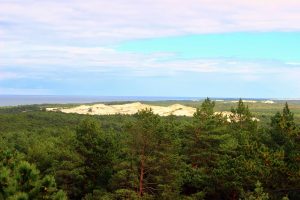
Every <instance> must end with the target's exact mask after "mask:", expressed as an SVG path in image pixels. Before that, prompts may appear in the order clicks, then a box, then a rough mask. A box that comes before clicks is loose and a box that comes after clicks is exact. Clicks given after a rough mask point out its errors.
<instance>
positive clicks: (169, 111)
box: [46, 102, 259, 122]
mask: <svg viewBox="0 0 300 200" xmlns="http://www.w3.org/2000/svg"><path fill="white" fill-rule="evenodd" d="M144 109H152V111H153V113H155V114H158V115H160V116H169V115H176V116H187V117H192V116H193V115H194V113H195V112H196V108H193V107H189V106H184V105H181V104H173V105H170V106H153V105H148V104H142V103H140V102H135V103H128V104H120V105H105V104H94V105H80V106H76V107H72V108H47V109H46V110H47V111H60V112H64V113H77V114H85V115H115V114H123V115H124V114H125V115H132V114H135V113H137V112H138V111H139V110H144ZM215 114H221V115H223V116H224V117H227V121H229V122H230V121H231V120H230V116H231V115H232V113H231V112H228V111H224V112H215ZM252 120H257V121H259V119H257V118H254V117H253V118H252Z"/></svg>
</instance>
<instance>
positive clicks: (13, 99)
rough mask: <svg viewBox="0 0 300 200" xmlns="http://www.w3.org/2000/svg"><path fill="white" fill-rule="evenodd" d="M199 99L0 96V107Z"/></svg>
mask: <svg viewBox="0 0 300 200" xmlns="http://www.w3.org/2000/svg"><path fill="white" fill-rule="evenodd" d="M201 99H203V98H200V97H133V96H130V97H109V96H56V95H0V106H17V105H31V104H66V103H94V102H113V101H163V100H201Z"/></svg>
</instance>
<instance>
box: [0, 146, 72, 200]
mask: <svg viewBox="0 0 300 200" xmlns="http://www.w3.org/2000/svg"><path fill="white" fill-rule="evenodd" d="M0 157H1V158H2V161H1V162H0V199H18V200H21V199H53V200H64V199H67V197H66V195H65V194H64V192H62V191H60V190H58V189H57V187H56V183H55V180H54V178H53V177H52V176H49V175H47V176H45V177H43V178H42V177H41V176H40V174H39V171H38V170H37V169H36V168H35V166H34V165H31V164H29V163H28V162H26V161H23V160H21V159H20V157H19V156H18V154H14V153H11V152H10V151H4V150H2V151H0Z"/></svg>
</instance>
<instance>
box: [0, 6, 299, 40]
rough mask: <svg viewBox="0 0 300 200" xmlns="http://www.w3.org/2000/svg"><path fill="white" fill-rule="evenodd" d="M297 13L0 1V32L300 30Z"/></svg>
mask: <svg viewBox="0 0 300 200" xmlns="http://www.w3.org/2000/svg"><path fill="white" fill-rule="evenodd" d="M299 9H300V1H298V0H272V1H271V0H265V1H261V0H252V1H240V0H186V1H182V0H151V1H150V0H128V1H120V0H113V1H106V0H89V1H83V0H74V1H69V0H67V1H53V0H51V1H50V0H44V1H36V0H27V1H24V0H17V1H4V0H1V1H0V21H2V22H5V23H6V24H8V25H10V26H11V27H9V28H7V30H4V31H5V33H6V35H8V36H9V37H12V38H14V37H16V38H25V39H26V38H27V37H28V36H29V35H35V34H41V33H44V34H49V35H48V37H50V38H53V39H69V38H78V39H81V40H83V39H85V40H89V39H91V40H93V41H96V42H100V43H103V42H108V41H110V42H112V41H118V40H124V39H138V38H152V37H162V36H172V35H185V34H199V33H219V32H237V31H238V32H240V31H300V15H299ZM2 29H6V28H5V26H4V28H2ZM10 29H11V31H10ZM40 37H41V36H40Z"/></svg>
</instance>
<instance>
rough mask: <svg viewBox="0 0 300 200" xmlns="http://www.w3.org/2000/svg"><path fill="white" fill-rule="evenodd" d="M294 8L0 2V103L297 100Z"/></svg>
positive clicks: (298, 21) (286, 0)
mask: <svg viewBox="0 0 300 200" xmlns="http://www.w3.org/2000/svg"><path fill="white" fill-rule="evenodd" d="M299 10H300V1H297V0H273V1H269V0H266V1H264V2H262V1H259V0H252V1H238V0H226V1H225V0H186V1H184V2H182V1H180V0H152V1H148V0H139V1H137V0H130V1H126V3H124V0H123V1H121V0H113V1H104V0H90V1H88V2H86V1H82V0H72V1H71V0H66V1H58V0H44V1H37V0H0V94H53V95H95V96H193V97H195V96H199V97H205V96H209V97H242V98H259V97H260V98H300V79H299V77H300V54H299V52H300V14H299V12H298V11H299Z"/></svg>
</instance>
